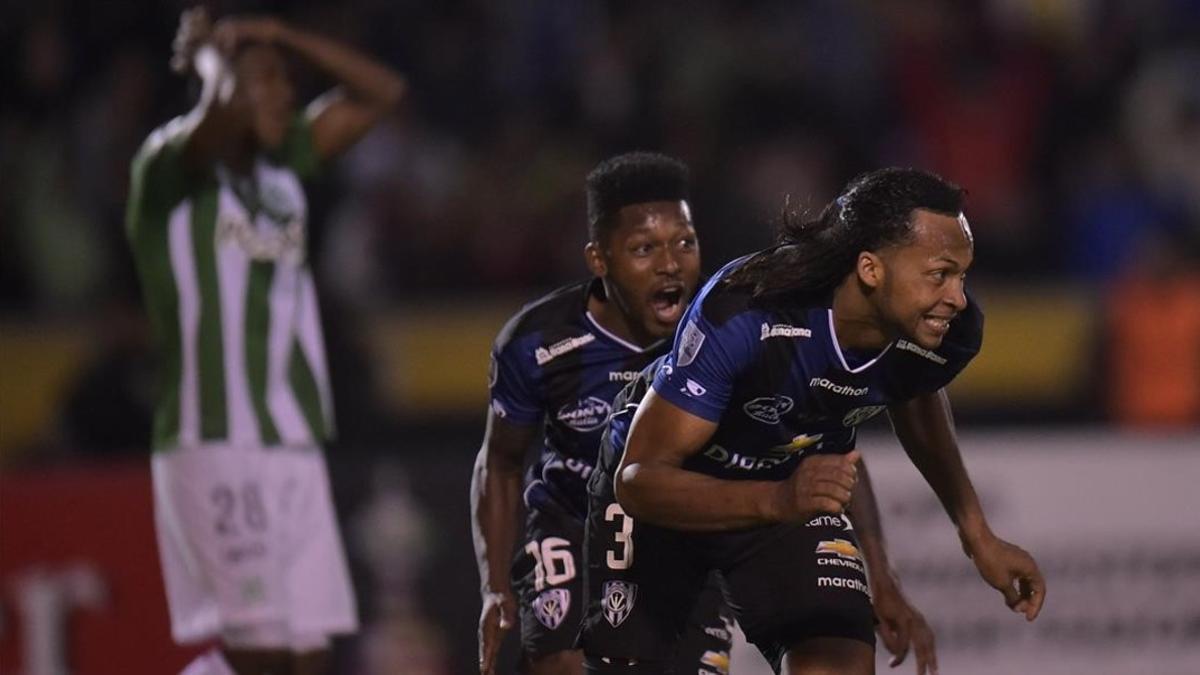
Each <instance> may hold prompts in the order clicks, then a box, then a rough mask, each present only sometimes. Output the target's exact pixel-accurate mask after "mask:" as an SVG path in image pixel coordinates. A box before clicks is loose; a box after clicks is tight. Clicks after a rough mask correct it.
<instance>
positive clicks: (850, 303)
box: [833, 278, 893, 350]
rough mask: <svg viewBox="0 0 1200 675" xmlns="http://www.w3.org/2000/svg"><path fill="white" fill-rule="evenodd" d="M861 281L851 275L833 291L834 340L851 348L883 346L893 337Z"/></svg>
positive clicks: (880, 347) (873, 348)
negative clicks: (862, 286) (860, 287)
mask: <svg viewBox="0 0 1200 675" xmlns="http://www.w3.org/2000/svg"><path fill="white" fill-rule="evenodd" d="M857 281H858V280H857V279H855V278H849V279H847V280H846V281H844V282H842V284H841V285H840V286H838V287H837V289H836V290H834V292H833V329H834V332H836V333H837V335H835V336H834V339H835V340H837V341H838V344H839V345H841V346H842V347H843V348H847V349H861V350H875V349H883V348H884V347H886V346H887V344H888V343H889V342H891V341H892V339H893V336H892V335H890V334H889V332H888V331H887V329H886V325H885V324H884V322H883V321H882V319H881V317H880V316H879V314H878V312H877V311H876V310H875V307H874V305H872V304H871V301H870V300H869V299H867V297H866V296H865V295H863V293H862V291H861V290H860V289H859V287H858V283H857Z"/></svg>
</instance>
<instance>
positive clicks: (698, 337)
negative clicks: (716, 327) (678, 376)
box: [675, 321, 704, 366]
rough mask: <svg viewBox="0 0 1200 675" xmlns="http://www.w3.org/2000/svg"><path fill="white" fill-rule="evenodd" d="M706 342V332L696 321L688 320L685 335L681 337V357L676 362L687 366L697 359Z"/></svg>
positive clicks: (684, 330)
mask: <svg viewBox="0 0 1200 675" xmlns="http://www.w3.org/2000/svg"><path fill="white" fill-rule="evenodd" d="M703 344H704V333H703V332H702V331H701V330H700V327H699V326H697V325H696V322H694V321H688V322H687V325H686V326H684V327H683V335H681V336H680V337H679V358H678V359H676V361H675V364H676V365H678V366H686V365H688V364H690V363H691V362H692V361H695V360H696V355H697V354H699V353H700V347H701V346H702V345H703Z"/></svg>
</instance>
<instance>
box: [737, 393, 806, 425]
mask: <svg viewBox="0 0 1200 675" xmlns="http://www.w3.org/2000/svg"><path fill="white" fill-rule="evenodd" d="M795 405H796V402H795V401H793V400H792V398H791V397H790V396H783V395H779V396H760V397H758V398H756V399H754V400H752V401H747V402H746V405H744V406H742V410H744V411H745V412H746V414H747V415H749V416H750V419H752V420H756V421H758V422H762V423H763V424H779V421H780V420H781V419H783V416H784V415H786V414H787V412H788V411H789V410H791V409H792V407H793V406H795Z"/></svg>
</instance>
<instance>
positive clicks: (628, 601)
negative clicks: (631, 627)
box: [603, 581, 637, 628]
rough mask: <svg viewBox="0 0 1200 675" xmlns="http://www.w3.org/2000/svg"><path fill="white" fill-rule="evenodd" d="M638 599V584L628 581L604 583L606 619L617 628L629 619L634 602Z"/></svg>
mask: <svg viewBox="0 0 1200 675" xmlns="http://www.w3.org/2000/svg"><path fill="white" fill-rule="evenodd" d="M636 599H637V584H631V583H629V582H627V581H606V582H604V602H603V607H604V618H605V619H608V623H609V624H610V625H611V626H612V627H613V628H616V627H617V626H620V625H621V624H622V623H624V622H625V619H628V618H629V612H630V611H632V610H633V601H634V600H636Z"/></svg>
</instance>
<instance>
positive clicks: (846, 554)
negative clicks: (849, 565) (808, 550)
mask: <svg viewBox="0 0 1200 675" xmlns="http://www.w3.org/2000/svg"><path fill="white" fill-rule="evenodd" d="M816 552H817V553H819V554H820V553H824V554H833V555H837V556H841V557H843V558H850V559H852V560H858V559H859V554H858V547H857V546H855V545H854V544H853V542H850V541H848V540H846V539H832V540H830V539H826V540H824V541H822V542H821V543H819V544H817V551H816Z"/></svg>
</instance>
